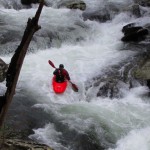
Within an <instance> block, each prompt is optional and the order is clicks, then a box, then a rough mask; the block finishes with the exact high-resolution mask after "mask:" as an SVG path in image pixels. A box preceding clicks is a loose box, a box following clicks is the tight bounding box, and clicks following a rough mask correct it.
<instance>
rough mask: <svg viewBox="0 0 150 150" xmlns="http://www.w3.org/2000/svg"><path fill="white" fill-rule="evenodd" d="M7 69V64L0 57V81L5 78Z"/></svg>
mask: <svg viewBox="0 0 150 150" xmlns="http://www.w3.org/2000/svg"><path fill="white" fill-rule="evenodd" d="M7 69H8V65H7V64H6V63H5V62H4V61H3V60H2V59H1V58H0V82H3V81H4V80H5V78H6V72H7Z"/></svg>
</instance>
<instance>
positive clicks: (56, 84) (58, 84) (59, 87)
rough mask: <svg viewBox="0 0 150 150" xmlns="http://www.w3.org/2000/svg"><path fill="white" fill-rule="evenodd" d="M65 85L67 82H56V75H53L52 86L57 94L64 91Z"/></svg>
mask: <svg viewBox="0 0 150 150" xmlns="http://www.w3.org/2000/svg"><path fill="white" fill-rule="evenodd" d="M67 85H68V84H67V81H66V80H65V81H64V82H56V76H53V78H52V86H53V90H54V92H55V93H57V94H61V93H64V92H65V90H66V88H67Z"/></svg>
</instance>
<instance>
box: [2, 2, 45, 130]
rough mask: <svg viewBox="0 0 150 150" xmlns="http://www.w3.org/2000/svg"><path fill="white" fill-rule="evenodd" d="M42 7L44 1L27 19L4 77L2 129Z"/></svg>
mask: <svg viewBox="0 0 150 150" xmlns="http://www.w3.org/2000/svg"><path fill="white" fill-rule="evenodd" d="M43 5H44V0H42V1H41V3H40V5H39V8H38V10H37V12H36V14H35V16H34V17H33V18H32V19H30V18H29V19H28V22H27V26H26V29H25V31H24V35H23V38H22V41H21V43H20V45H19V46H18V48H17V49H16V51H15V54H14V55H13V57H12V58H11V62H10V65H9V68H8V71H7V75H6V87H7V90H6V93H5V95H4V96H3V97H2V98H1V99H2V100H3V107H2V109H1V112H0V127H2V125H3V122H4V120H5V116H6V113H7V111H8V108H9V105H10V103H11V101H12V98H13V96H14V94H15V89H16V85H17V81H18V78H19V74H20V70H21V67H22V64H23V61H24V58H25V55H26V52H27V49H28V47H29V44H30V41H31V39H32V37H33V35H34V33H35V32H36V31H37V30H39V29H40V28H41V27H40V26H39V25H38V21H39V17H40V14H41V11H42V8H43Z"/></svg>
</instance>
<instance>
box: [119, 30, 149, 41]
mask: <svg viewBox="0 0 150 150" xmlns="http://www.w3.org/2000/svg"><path fill="white" fill-rule="evenodd" d="M133 30H137V29H132V31H133ZM146 35H148V30H147V29H139V30H137V31H135V32H131V33H129V34H126V35H125V36H124V37H123V38H122V39H121V40H122V41H124V42H129V41H134V42H136V41H137V42H139V41H142V40H145V39H146Z"/></svg>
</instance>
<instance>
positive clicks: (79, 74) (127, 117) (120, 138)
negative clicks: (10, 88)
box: [0, 0, 150, 150]
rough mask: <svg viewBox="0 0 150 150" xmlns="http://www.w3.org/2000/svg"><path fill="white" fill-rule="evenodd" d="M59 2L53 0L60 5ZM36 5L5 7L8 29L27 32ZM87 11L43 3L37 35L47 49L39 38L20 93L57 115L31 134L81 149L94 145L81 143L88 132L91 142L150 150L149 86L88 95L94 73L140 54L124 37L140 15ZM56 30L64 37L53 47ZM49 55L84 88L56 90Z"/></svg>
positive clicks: (117, 149) (63, 148) (111, 149)
mask: <svg viewBox="0 0 150 150" xmlns="http://www.w3.org/2000/svg"><path fill="white" fill-rule="evenodd" d="M86 2H87V3H88V8H87V9H88V10H89V11H90V10H91V9H97V7H98V6H100V5H101V4H104V3H105V2H104V1H101V3H99V1H98V0H95V1H93V3H92V2H91V1H89V0H86ZM119 2H120V3H131V2H132V1H127V0H126V1H119ZM55 4H56V2H53V5H54V6H55ZM97 4H98V5H97ZM33 6H34V7H33V8H31V9H28V10H27V9H21V10H19V11H16V10H14V9H5V8H1V10H0V16H1V17H3V18H5V19H4V21H5V23H8V25H7V26H4V28H5V30H6V31H7V30H8V29H11V28H13V29H14V28H16V29H15V30H17V31H18V32H20V34H22V33H23V31H22V30H23V29H24V28H25V24H26V22H27V19H28V18H29V17H32V16H34V14H35V12H36V10H37V5H33ZM90 6H91V7H90ZM81 13H82V12H81V11H79V10H69V9H66V8H62V9H56V8H53V7H47V8H43V11H42V14H41V17H40V20H39V25H41V27H42V28H41V29H40V31H38V32H39V33H36V34H35V35H37V36H38V38H37V41H41V43H40V44H42V42H43V45H44V46H45V49H38V43H35V44H33V47H34V48H35V47H37V51H34V52H32V51H30V52H28V53H27V55H26V57H25V60H24V63H23V66H22V69H21V73H20V76H19V80H18V84H17V88H16V92H17V93H18V97H19V96H20V95H25V96H26V97H28V98H29V99H30V98H31V97H32V99H33V100H34V101H35V104H34V105H33V106H31V107H35V108H37V109H39V108H42V109H43V110H44V111H45V112H46V113H48V114H49V118H53V119H52V121H51V119H50V121H49V123H45V126H43V127H42V128H38V129H33V131H34V134H32V135H30V136H29V138H31V139H34V140H36V141H38V142H41V143H45V144H47V145H49V146H51V147H52V148H54V149H56V150H75V149H78V148H77V146H78V147H82V148H83V149H84V146H83V145H82V144H87V145H88V143H87V142H88V140H87V141H86V143H84V142H83V141H82V142H81V143H80V141H79V140H81V139H80V138H81V137H80V135H86V136H87V137H88V138H89V139H91V141H89V143H90V142H91V143H92V142H95V143H96V144H97V145H103V147H104V148H105V149H108V150H139V149H141V150H149V149H150V137H149V133H150V115H149V113H150V104H149V99H148V98H145V97H144V96H143V95H144V94H145V93H147V92H148V89H147V87H144V86H139V87H136V88H133V89H131V90H129V89H128V87H123V88H122V93H123V95H124V97H123V98H120V99H113V100H112V99H109V98H102V97H96V91H94V92H95V93H94V92H93V95H92V96H91V98H90V100H88V101H87V95H86V86H85V84H86V82H88V81H89V80H91V79H92V78H93V77H95V76H97V75H99V76H100V75H102V74H103V69H107V68H110V67H111V66H113V65H115V64H118V63H120V62H121V61H123V60H125V59H127V58H128V57H129V56H132V55H133V56H134V55H135V54H136V53H135V52H133V51H131V50H130V49H127V50H125V51H123V50H120V48H121V47H122V44H123V43H122V42H121V40H120V39H121V38H122V36H123V34H122V32H121V29H122V27H123V26H124V25H126V24H128V23H131V22H132V21H135V18H133V17H130V16H129V15H128V14H126V13H121V14H119V15H117V16H116V17H115V18H114V19H113V20H112V21H108V22H106V23H98V22H96V21H90V20H87V21H83V18H82V17H81ZM22 18H24V19H22ZM148 19H149V17H145V18H142V19H136V21H139V23H141V24H142V23H145V22H148ZM10 23H11V25H9V24H10ZM68 28H70V30H68ZM58 31H59V32H58ZM42 32H43V34H44V36H42ZM52 32H54V33H57V32H58V33H57V34H58V35H57V36H58V37H59V38H58V39H60V41H59V40H58V39H57V38H56V39H55V40H54V41H52V45H51V47H49V45H46V44H47V43H48V42H47V41H48V36H46V33H52ZM80 37H82V38H83V37H84V39H83V40H81V41H80V42H76V40H75V39H76V38H80ZM16 45H17V44H16ZM14 47H15V46H14ZM47 47H48V48H47ZM6 48H8V50H9V49H11V43H10V45H9V43H8V46H7V47H6ZM11 56H12V53H11V54H9V55H8V53H7V51H6V54H2V55H1V58H2V59H3V60H4V61H5V62H6V63H9V62H10V59H11ZM48 60H51V61H52V62H53V63H54V64H55V66H56V67H58V66H59V64H60V63H63V64H64V66H65V68H66V69H67V70H68V72H69V74H70V77H71V81H72V82H73V83H75V84H76V85H77V86H78V87H79V92H78V93H75V92H74V91H73V90H72V89H71V86H69V87H68V88H67V90H66V92H65V93H64V94H61V95H56V94H55V93H54V92H53V90H52V85H51V79H52V76H53V71H54V68H52V67H51V66H50V65H49V64H48ZM1 87H2V89H1V93H3V92H4V91H5V82H3V83H1ZM96 90H97V89H96ZM39 122H40V120H39ZM75 135H76V137H74V136H75ZM76 143H77V144H76ZM85 149H88V148H85ZM99 149H100V148H99ZM89 150H90V148H89ZM93 150H94V149H93Z"/></svg>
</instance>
